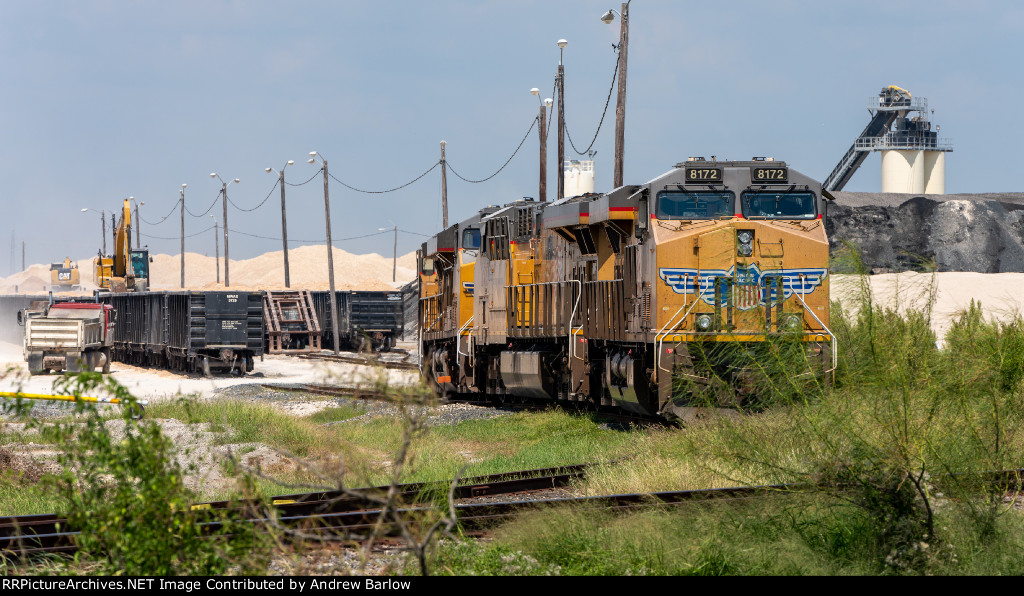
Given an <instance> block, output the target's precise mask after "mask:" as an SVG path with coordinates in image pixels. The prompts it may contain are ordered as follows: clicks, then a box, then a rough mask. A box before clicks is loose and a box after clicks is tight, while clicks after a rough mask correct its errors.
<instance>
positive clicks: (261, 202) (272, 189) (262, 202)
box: [228, 180, 280, 212]
mask: <svg viewBox="0 0 1024 596" xmlns="http://www.w3.org/2000/svg"><path fill="white" fill-rule="evenodd" d="M279 182H280V180H276V181H274V186H273V187H271V189H270V192H268V193H267V196H266V198H265V199H263V200H262V201H260V204H259V205H256V206H255V207H253V208H252V209H242V208H241V207H239V206H238V205H236V204H235V202H234V201H232V200H231V197H228V202H229V203H231V206H232V207H234V208H235V209H238V210H239V211H244V212H250V211H256V210H257V209H259V208H260V207H262V206H263V204H264V203H266V202H267V201H268V200H270V195H272V194H274V191H275V190H276V189H277V185H278V183H279Z"/></svg>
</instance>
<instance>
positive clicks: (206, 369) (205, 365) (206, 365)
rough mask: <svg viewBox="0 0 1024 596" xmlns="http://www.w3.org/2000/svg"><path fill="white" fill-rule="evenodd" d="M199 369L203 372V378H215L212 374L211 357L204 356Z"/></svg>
mask: <svg viewBox="0 0 1024 596" xmlns="http://www.w3.org/2000/svg"><path fill="white" fill-rule="evenodd" d="M199 367H200V369H201V370H202V371H203V376H204V377H207V378H209V377H212V376H213V375H211V374H210V358H209V357H207V356H203V357H202V359H201V360H200V361H199Z"/></svg>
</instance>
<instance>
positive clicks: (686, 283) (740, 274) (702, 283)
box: [658, 263, 828, 310]
mask: <svg viewBox="0 0 1024 596" xmlns="http://www.w3.org/2000/svg"><path fill="white" fill-rule="evenodd" d="M658 277H660V278H661V280H662V281H664V282H665V285H667V286H669V287H670V288H672V291H673V292H675V293H676V294H688V295H694V294H696V295H697V296H699V297H700V299H701V300H703V301H704V302H705V303H706V304H709V305H713V304H714V303H715V290H714V287H715V280H716V279H718V278H724V279H728V280H732V282H733V292H732V296H731V301H732V303H733V305H735V306H736V307H737V308H739V309H740V310H750V309H752V308H754V307H756V306H769V307H774V306H775V305H776V304H778V301H779V296H778V294H779V293H781V294H782V296H781V298H782V300H786V299H788V298H789V297H791V296H792V295H793V294H798V295H800V296H806V295H807V294H810V293H812V292H814V290H815V289H817V288H818V286H820V285H821V283H822V282H823V281H824V280H825V278H827V277H828V269H827V268H809V269H771V270H768V271H761V269H760V268H759V267H758V266H757V264H756V263H755V264H753V265H748V266H740V267H731V268H729V269H728V270H726V269H703V270H699V271H698V270H697V269H674V268H662V269H659V270H658ZM766 278H775V279H777V280H778V282H776V283H777V285H776V286H774V287H772V288H771V291H768V289H766V288H765V282H766ZM779 286H781V288H780V287H779ZM778 289H781V292H779V291H778Z"/></svg>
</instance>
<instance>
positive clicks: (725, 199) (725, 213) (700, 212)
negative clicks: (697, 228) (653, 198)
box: [656, 190, 735, 219]
mask: <svg viewBox="0 0 1024 596" xmlns="http://www.w3.org/2000/svg"><path fill="white" fill-rule="evenodd" d="M732 203H733V194H732V193H731V192H687V191H683V190H680V191H675V190H663V191H661V192H659V193H658V204H657V207H656V213H657V216H658V219H717V218H719V217H731V216H732V215H733V213H735V212H734V211H733V208H732Z"/></svg>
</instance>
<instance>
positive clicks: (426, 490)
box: [0, 464, 592, 558]
mask: <svg viewBox="0 0 1024 596" xmlns="http://www.w3.org/2000/svg"><path fill="white" fill-rule="evenodd" d="M591 466H592V464H579V465H572V466H562V467H558V468H544V469H537V470H522V471H518V472H507V473H502V474H492V475H488V476H476V477H471V478H466V479H463V480H460V481H459V483H458V485H457V486H456V487H455V492H454V495H455V499H457V500H464V499H469V500H472V499H480V498H482V497H494V496H497V495H510V494H518V495H522V494H523V493H530V492H535V491H550V490H552V489H555V488H561V487H565V486H567V485H568V484H569V483H570V482H572V481H573V480H575V479H578V478H581V477H583V476H584V475H585V473H586V470H587V468H589V467H591ZM394 488H395V490H396V491H397V496H398V499H397V501H396V502H398V503H403V504H409V503H414V504H415V503H420V504H422V503H425V502H429V501H431V500H433V499H434V498H435V497H436V496H439V495H444V496H447V494H448V491H449V490H450V484H447V483H442V482H426V483H423V482H420V483H411V484H400V485H397V486H395V487H394ZM390 489H391V487H389V486H377V487H370V488H362V489H353V490H348V491H344V492H341V491H323V492H310V493H298V494H290V495H280V496H277V497H273V498H272V499H270V503H271V506H272V507H273V509H274V510H275V511H274V518H275V519H274V523H276V524H281V525H285V526H296V527H303V528H304V529H305V530H307V531H316V532H327V533H337V532H339V531H342V530H344V531H345V532H359V531H362V530H365V529H366V528H367V527H372V525H374V524H376V519H377V518H378V517H379V516H380V503H381V499H382V498H383V496H384V495H386V494H387V493H388V491H389V490H390ZM259 506H260V503H259V502H256V501H214V502H208V503H200V504H197V505H194V506H193V510H196V511H199V512H203V511H209V512H210V515H209V519H210V520H211V521H209V522H204V525H205V526H206V528H207V530H210V531H213V530H216V529H217V528H219V527H220V525H221V522H220V521H217V519H218V516H217V515H214V513H215V512H216V513H228V514H230V513H232V512H233V513H237V514H241V516H242V517H243V518H248V519H249V521H252V522H257V523H259V522H264V523H265V522H268V521H270V520H268V519H267V518H266V517H263V516H257V517H255V518H253V517H252V513H254V512H257V511H258V510H259ZM407 509H408V510H409V511H412V510H416V509H417V508H416V507H413V508H412V509H409V508H408V507H407V506H406V507H404V508H403V511H405V510H407ZM418 509H420V510H422V511H427V510H429V509H428V508H424V507H420V508H418ZM264 513H266V512H264ZM337 519H340V520H342V521H345V522H346V523H348V524H349V525H351V526H352V527H348V526H346V525H344V524H343V525H340V526H339V525H337V524H336V523H335V520H337ZM353 520H362V521H353ZM367 524H370V525H367ZM77 535H79V532H78V531H76V530H74V529H73V528H70V527H68V521H67V519H66V518H64V517H62V516H60V515H56V514H43V515H23V516H13V517H0V556H6V557H12V558H26V557H31V556H34V555H40V554H46V553H73V552H75V551H76V550H77V546H76V545H75V541H74V539H75V536H77Z"/></svg>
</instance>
